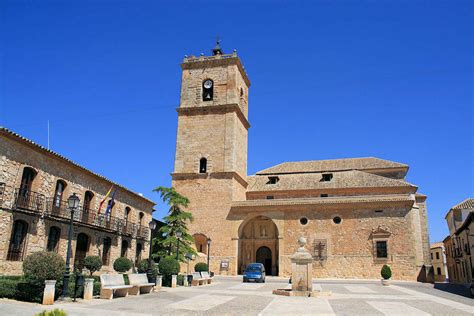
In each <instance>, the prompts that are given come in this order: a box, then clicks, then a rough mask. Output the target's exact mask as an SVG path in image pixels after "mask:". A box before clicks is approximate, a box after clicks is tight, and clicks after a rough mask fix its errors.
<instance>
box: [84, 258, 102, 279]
mask: <svg viewBox="0 0 474 316" xmlns="http://www.w3.org/2000/svg"><path fill="white" fill-rule="evenodd" d="M84 267H86V268H87V269H88V270H89V271H90V272H91V276H92V274H94V272H96V271H99V270H100V269H101V268H102V260H101V259H100V257H99V256H87V257H86V258H85V259H84Z"/></svg>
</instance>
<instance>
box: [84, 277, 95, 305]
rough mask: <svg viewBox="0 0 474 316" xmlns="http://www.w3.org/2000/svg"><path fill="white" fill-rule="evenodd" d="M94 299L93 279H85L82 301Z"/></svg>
mask: <svg viewBox="0 0 474 316" xmlns="http://www.w3.org/2000/svg"><path fill="white" fill-rule="evenodd" d="M93 297H94V279H85V282H84V300H85V301H87V300H91V299H92V298H93Z"/></svg>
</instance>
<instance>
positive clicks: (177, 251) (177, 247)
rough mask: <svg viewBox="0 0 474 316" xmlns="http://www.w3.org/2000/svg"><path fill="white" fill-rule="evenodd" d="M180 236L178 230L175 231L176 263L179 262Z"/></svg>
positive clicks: (180, 233)
mask: <svg viewBox="0 0 474 316" xmlns="http://www.w3.org/2000/svg"><path fill="white" fill-rule="evenodd" d="M182 235H183V233H182V232H181V231H180V230H177V231H176V260H178V261H179V239H180V238H181V236H182Z"/></svg>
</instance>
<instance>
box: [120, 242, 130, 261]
mask: <svg viewBox="0 0 474 316" xmlns="http://www.w3.org/2000/svg"><path fill="white" fill-rule="evenodd" d="M127 252H128V240H126V239H123V240H122V248H121V249H120V257H126V256H127Z"/></svg>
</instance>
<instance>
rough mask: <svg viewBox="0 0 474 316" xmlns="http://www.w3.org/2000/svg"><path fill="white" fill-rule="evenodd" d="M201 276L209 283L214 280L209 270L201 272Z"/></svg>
mask: <svg viewBox="0 0 474 316" xmlns="http://www.w3.org/2000/svg"><path fill="white" fill-rule="evenodd" d="M201 278H202V279H204V282H206V283H207V284H211V282H212V278H211V276H210V275H209V272H207V271H203V272H201Z"/></svg>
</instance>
